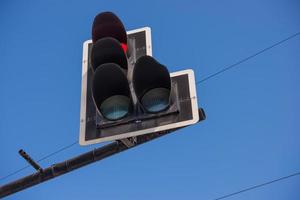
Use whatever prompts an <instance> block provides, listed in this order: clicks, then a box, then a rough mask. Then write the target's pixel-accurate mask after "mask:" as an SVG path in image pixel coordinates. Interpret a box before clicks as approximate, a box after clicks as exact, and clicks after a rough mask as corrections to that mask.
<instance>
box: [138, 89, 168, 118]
mask: <svg viewBox="0 0 300 200" xmlns="http://www.w3.org/2000/svg"><path fill="white" fill-rule="evenodd" d="M169 96H170V90H168V89H166V88H155V89H152V90H150V91H149V92H147V93H146V94H145V95H144V96H143V97H142V99H141V103H142V104H143V106H144V108H145V109H146V110H147V111H148V112H150V113H157V112H161V111H163V110H166V109H167V108H168V107H169Z"/></svg>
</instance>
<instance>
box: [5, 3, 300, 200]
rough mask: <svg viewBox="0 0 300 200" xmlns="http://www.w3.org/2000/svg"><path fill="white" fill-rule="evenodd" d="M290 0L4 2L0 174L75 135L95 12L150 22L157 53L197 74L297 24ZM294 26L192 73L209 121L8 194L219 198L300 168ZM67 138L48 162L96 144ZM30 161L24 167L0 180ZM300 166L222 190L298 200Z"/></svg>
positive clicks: (298, 42)
mask: <svg viewBox="0 0 300 200" xmlns="http://www.w3.org/2000/svg"><path fill="white" fill-rule="evenodd" d="M299 9H300V2H299V1H298V0H275V1H274V0H272V1H271V0H252V1H238V0H229V1H200V0H199V1H196V0H186V1H179V0H173V1H169V0H166V1H159V0H152V1H145V2H144V1H116V0H112V1H109V2H108V1H101V0H98V1H96V0H95V1H92V0H91V1H61V0H44V1H37V0H36V1H33V0H28V1H16V0H10V1H7V0H6V1H5V0H4V1H1V3H0V27H1V31H0V58H1V59H0V67H1V73H0V91H1V95H0V113H1V120H0V152H1V153H0V155H1V156H0V163H1V165H0V177H3V176H5V175H7V174H9V173H11V172H13V171H15V170H18V169H19V168H22V167H23V166H26V165H27V163H26V162H25V161H24V160H23V159H22V158H21V157H20V156H19V155H18V150H19V149H20V148H24V149H25V150H26V151H27V152H28V153H29V154H30V155H31V156H32V157H33V158H35V159H39V158H41V157H43V156H45V155H47V154H49V153H51V152H53V151H56V150H57V149H59V148H62V147H64V146H66V145H69V144H71V143H73V142H75V141H76V140H77V139H78V134H79V111H80V92H81V59H82V43H83V42H84V41H85V40H87V39H90V37H91V24H92V20H93V17H94V16H95V15H96V14H97V13H99V12H102V11H113V12H115V13H116V14H117V15H118V16H119V17H120V18H121V19H122V21H123V22H124V24H125V26H126V29H127V30H132V29H135V28H140V27H144V26H149V27H151V28H152V42H153V55H154V57H155V58H156V59H157V60H159V61H160V62H161V63H163V64H165V65H166V66H168V68H169V70H170V71H172V72H173V71H177V70H182V69H186V68H192V69H194V71H195V74H196V79H197V80H201V79H203V78H204V77H206V76H208V75H210V74H212V73H214V72H216V71H218V70H220V69H222V68H223V67H226V66H228V65H230V64H233V63H235V62H237V61H239V60H240V59H242V58H244V57H247V56H249V55H251V54H253V53H255V52H257V51H259V50H261V49H263V48H265V47H267V46H270V45H272V44H273V43H276V42H277V41H279V40H281V39H284V38H286V37H288V36H290V35H292V34H294V33H296V32H299V31H300V12H299ZM299 52H300V36H298V37H295V38H293V39H291V40H289V41H287V42H285V43H283V44H281V45H280V46H277V47H276V48H273V49H272V50H270V51H267V52H265V53H264V54H261V55H259V56H257V57H255V58H253V59H251V60H249V61H247V62H246V63H243V64H241V65H239V66H238V67H236V68H233V69H231V70H229V71H227V72H225V73H223V74H221V75H219V76H216V77H214V78H212V79H209V80H207V81H205V82H203V83H200V84H198V86H197V92H198V103H199V105H200V106H201V107H203V108H204V109H205V111H206V115H207V120H206V121H204V122H202V123H199V124H197V125H194V126H190V127H188V128H185V129H183V130H179V131H177V132H176V133H174V134H171V135H168V136H166V137H163V138H160V139H159V140H155V141H153V142H150V143H147V144H145V145H142V146H139V147H137V148H134V149H132V150H129V151H126V152H124V153H121V154H118V155H116V156H113V157H110V158H108V159H106V160H104V161H101V162H98V163H95V164H92V165H89V166H87V167H85V168H82V169H79V170H77V171H74V172H72V173H69V174H66V175H64V176H61V177H59V178H57V179H54V180H51V181H48V182H46V183H43V184H41V185H38V186H35V187H33V188H30V189H28V190H25V191H22V192H20V193H17V194H15V195H13V196H11V197H9V198H7V199H14V200H18V199H22V200H24V199H43V200H44V199H45V200H47V199H73V200H75V199H112V200H115V199H116V200H117V199H122V200H125V199H130V200H132V199H143V200H147V199H164V200H165V199H172V200H176V199H207V200H210V199H215V198H217V197H219V196H222V195H225V194H228V193H231V192H235V191H238V190H240V189H243V188H245V187H248V186H252V185H255V184H258V183H262V182H265V181H269V180H272V179H276V178H278V177H281V176H286V175H288V174H291V173H295V172H298V171H299V170H300V157H299V153H300V145H299V141H300V135H299V130H300V123H299V112H300V106H299V102H300V93H299V85H300V78H299V77H300V67H299V66H300V57H299ZM100 145H101V144H98V145H92V146H87V147H81V146H79V145H78V144H77V145H74V146H72V147H71V148H69V149H68V150H66V151H63V152H61V153H60V154H58V155H55V156H52V157H50V158H49V159H46V160H44V161H43V162H41V163H40V164H41V165H42V166H43V167H47V166H49V165H50V164H53V163H55V162H60V161H62V160H65V159H67V158H69V157H72V156H75V155H78V154H80V153H83V152H86V151H88V150H90V149H92V148H95V147H98V146H100ZM32 172H34V170H33V169H31V168H27V169H26V170H23V171H22V172H20V173H18V174H16V175H14V176H11V177H9V178H7V179H4V180H1V182H0V184H4V183H7V182H9V181H12V180H15V179H17V178H20V177H22V176H24V175H28V174H30V173H32ZM299 186H300V177H293V178H291V179H288V180H285V181H281V182H278V183H274V184H272V185H269V186H266V187H262V188H259V189H256V190H252V191H249V192H246V193H243V194H240V195H237V196H234V197H231V198H229V199H232V200H234V199H243V200H250V199H251V200H252V199H256V200H260V199H262V200H263V199H264V200H265V199H272V200H281V199H289V200H298V199H299V198H300V192H299Z"/></svg>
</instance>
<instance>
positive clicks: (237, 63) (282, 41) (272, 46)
mask: <svg viewBox="0 0 300 200" xmlns="http://www.w3.org/2000/svg"><path fill="white" fill-rule="evenodd" d="M299 35H300V32H297V33H295V34H292V35H290V36H289V37H287V38H285V39H283V40H280V41H278V42H276V43H274V44H273V45H271V46H269V47H266V48H264V49H262V50H260V51H258V52H256V53H254V54H252V55H250V56H248V57H246V58H243V59H241V60H240V61H238V62H236V63H234V64H231V65H229V66H226V67H224V68H222V69H221V70H219V71H217V72H215V73H213V74H211V75H208V76H207V77H205V78H203V79H201V80H200V81H197V82H196V84H199V83H202V82H204V81H207V80H209V79H211V78H213V77H215V76H217V75H219V74H222V73H224V72H226V71H228V70H229V69H232V68H234V67H236V66H238V65H240V64H242V63H244V62H246V61H248V60H250V59H252V58H254V57H256V56H258V55H260V54H262V53H264V52H266V51H268V50H271V49H272V48H274V47H276V46H278V45H280V44H282V43H284V42H287V41H288V40H290V39H292V38H295V37H296V36H299ZM77 143H78V141H76V142H73V143H71V144H69V145H67V146H65V147H62V148H61V149H59V150H57V151H54V152H52V153H50V154H47V155H46V156H44V157H43V158H41V159H39V160H38V161H37V162H40V161H42V160H45V159H47V158H49V157H51V156H53V155H56V154H58V153H60V152H62V151H64V150H66V149H69V148H70V147H72V146H74V145H75V144H77ZM29 166H30V165H27V166H25V167H22V168H20V169H18V170H16V171H14V172H12V173H10V174H8V175H6V176H3V177H1V178H0V181H2V180H4V179H7V178H9V177H11V176H13V175H15V174H17V173H19V172H21V171H23V170H25V169H27V168H28V167H29Z"/></svg>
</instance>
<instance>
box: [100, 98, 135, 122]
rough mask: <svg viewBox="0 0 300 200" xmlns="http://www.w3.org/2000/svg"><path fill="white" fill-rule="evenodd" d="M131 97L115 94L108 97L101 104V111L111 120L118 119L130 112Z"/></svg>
mask: <svg viewBox="0 0 300 200" xmlns="http://www.w3.org/2000/svg"><path fill="white" fill-rule="evenodd" d="M129 107H130V99H129V98H128V97H127V96H123V95H114V96H111V97H109V98H107V99H106V100H105V101H103V103H102V104H101V106H100V112H101V113H102V115H103V116H104V117H105V118H106V119H109V120H118V119H121V118H123V117H125V116H126V115H127V114H128V112H129Z"/></svg>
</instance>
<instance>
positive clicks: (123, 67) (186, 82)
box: [80, 12, 199, 145]
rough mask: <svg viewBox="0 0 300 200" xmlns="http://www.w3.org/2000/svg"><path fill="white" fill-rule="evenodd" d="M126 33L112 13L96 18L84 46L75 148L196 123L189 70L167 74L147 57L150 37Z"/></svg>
mask: <svg viewBox="0 0 300 200" xmlns="http://www.w3.org/2000/svg"><path fill="white" fill-rule="evenodd" d="M128 33H129V34H127V33H126V31H125V28H124V25H123V24H122V22H121V20H120V19H119V18H118V17H117V16H116V15H115V14H113V13H111V12H104V13H100V14H99V15H97V16H96V17H95V19H94V22H93V27H92V40H89V41H87V42H85V43H84V51H83V73H82V96H81V123H80V144H81V145H87V144H93V143H98V142H103V141H109V140H119V139H123V138H128V137H133V136H137V135H142V134H149V133H153V132H159V131H165V130H169V129H174V128H179V127H183V126H188V125H191V124H194V123H196V122H198V120H199V112H198V105H197V97H196V88H195V78H194V73H193V71H192V70H183V71H179V72H174V73H171V74H170V73H169V71H168V68H167V67H166V66H164V65H163V64H161V63H160V62H158V61H157V60H156V59H155V58H153V57H152V55H151V54H152V51H151V32H150V29H149V28H142V29H138V30H136V31H131V32H128Z"/></svg>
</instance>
